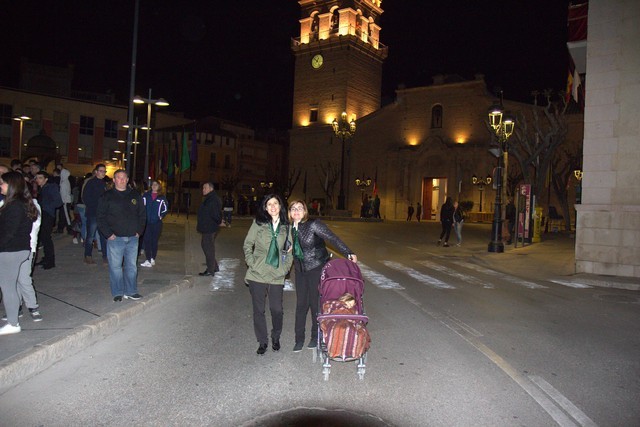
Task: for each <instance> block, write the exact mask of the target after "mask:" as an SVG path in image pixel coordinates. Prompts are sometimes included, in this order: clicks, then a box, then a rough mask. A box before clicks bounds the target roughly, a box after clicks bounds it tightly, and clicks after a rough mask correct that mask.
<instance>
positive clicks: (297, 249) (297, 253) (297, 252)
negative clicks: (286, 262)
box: [293, 228, 304, 259]
mask: <svg viewBox="0 0 640 427" xmlns="http://www.w3.org/2000/svg"><path fill="white" fill-rule="evenodd" d="M293 256H294V257H295V258H296V259H304V254H303V253H302V246H300V240H299V239H298V229H297V228H294V229H293Z"/></svg>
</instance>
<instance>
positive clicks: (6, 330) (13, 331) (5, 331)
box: [0, 323, 22, 335]
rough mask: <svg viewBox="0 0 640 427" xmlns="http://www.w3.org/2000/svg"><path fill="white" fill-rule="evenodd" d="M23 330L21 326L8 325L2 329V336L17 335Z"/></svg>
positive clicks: (0, 329)
mask: <svg viewBox="0 0 640 427" xmlns="http://www.w3.org/2000/svg"><path fill="white" fill-rule="evenodd" d="M21 330H22V328H21V327H20V324H18V325H16V326H13V325H12V324H11V323H7V324H6V325H4V326H3V327H2V328H0V335H9V334H17V333H18V332H20V331H21Z"/></svg>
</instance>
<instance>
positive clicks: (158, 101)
mask: <svg viewBox="0 0 640 427" xmlns="http://www.w3.org/2000/svg"><path fill="white" fill-rule="evenodd" d="M133 103H134V104H147V146H146V148H145V154H144V180H145V181H148V180H149V135H150V134H151V106H152V105H156V106H158V107H166V106H168V105H169V103H168V102H167V101H165V100H164V99H163V98H159V99H152V98H151V89H149V97H148V98H142V97H141V96H137V95H136V96H135V97H134V98H133ZM147 183H148V182H147ZM148 184H149V183H148Z"/></svg>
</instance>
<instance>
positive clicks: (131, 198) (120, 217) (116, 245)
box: [87, 169, 147, 302]
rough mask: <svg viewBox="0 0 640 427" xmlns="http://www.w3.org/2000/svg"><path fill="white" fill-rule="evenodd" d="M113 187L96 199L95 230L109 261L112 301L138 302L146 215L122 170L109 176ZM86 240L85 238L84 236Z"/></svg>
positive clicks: (140, 200) (138, 195) (125, 173)
mask: <svg viewBox="0 0 640 427" xmlns="http://www.w3.org/2000/svg"><path fill="white" fill-rule="evenodd" d="M113 183H114V188H112V189H111V190H108V191H106V192H105V193H104V194H103V195H102V196H101V197H100V199H99V200H98V210H97V220H98V230H100V233H102V235H104V236H105V237H106V238H107V240H108V241H109V243H108V244H107V257H108V259H109V282H110V284H111V295H112V296H113V300H114V301H116V302H119V301H122V298H124V299H132V300H138V299H140V298H142V295H140V294H139V293H138V285H137V280H138V265H137V259H138V239H139V237H140V236H141V235H142V233H143V232H144V227H145V224H146V221H147V212H146V209H145V206H144V203H143V201H142V196H141V195H140V193H138V192H137V191H136V190H134V189H132V188H131V187H129V186H128V185H127V184H128V183H129V177H128V175H127V172H126V171H125V170H123V169H118V170H117V171H116V172H115V174H113ZM87 238H88V236H87Z"/></svg>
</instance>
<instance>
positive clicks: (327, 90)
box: [289, 0, 387, 208]
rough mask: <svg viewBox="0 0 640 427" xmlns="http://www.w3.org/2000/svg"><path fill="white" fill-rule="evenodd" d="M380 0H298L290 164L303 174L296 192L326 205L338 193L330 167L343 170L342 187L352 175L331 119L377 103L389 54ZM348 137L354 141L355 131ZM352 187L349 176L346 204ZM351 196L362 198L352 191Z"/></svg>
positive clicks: (350, 116) (362, 112) (358, 113)
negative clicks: (383, 35) (383, 39)
mask: <svg viewBox="0 0 640 427" xmlns="http://www.w3.org/2000/svg"><path fill="white" fill-rule="evenodd" d="M381 3H382V0H299V1H298V4H300V8H301V15H300V20H299V22H300V35H299V36H298V37H296V38H294V39H293V40H292V45H291V49H292V50H293V54H294V55H295V71H294V79H295V81H294V87H293V118H292V125H291V130H290V132H289V138H290V139H289V142H290V144H289V165H290V171H291V172H297V173H301V172H304V176H305V185H304V186H303V188H304V190H303V189H302V188H300V186H298V187H297V188H294V189H293V193H294V195H295V196H298V197H300V198H304V199H307V200H313V199H317V200H319V201H322V202H323V204H324V206H325V207H327V206H328V207H331V201H333V202H334V203H333V205H334V206H333V207H334V208H335V206H336V201H337V200H336V195H337V189H335V188H334V187H331V181H332V179H333V178H335V177H336V175H335V173H333V172H332V171H335V170H339V171H343V172H342V173H341V174H340V183H341V188H342V187H343V185H342V184H343V183H348V182H350V180H349V176H350V164H351V158H350V154H349V152H350V150H349V149H348V147H347V148H345V143H344V141H339V139H337V138H336V136H335V135H334V132H333V129H332V126H331V123H332V122H333V120H334V119H336V118H338V119H339V118H340V117H341V115H342V112H346V113H347V120H348V121H351V120H356V121H357V120H358V119H360V118H362V117H364V116H366V115H368V114H371V113H373V112H374V111H377V110H378V109H379V108H380V102H381V91H382V88H381V86H382V63H383V61H384V59H385V58H386V57H387V47H386V46H384V45H383V44H382V43H380V30H381V28H380V25H378V22H379V20H380V15H382V8H381ZM354 140H355V141H356V142H354ZM351 143H357V133H356V136H355V137H354V138H352V139H351V140H350V142H349V144H351ZM349 144H347V146H348V145H349ZM307 176H308V184H307ZM330 176H331V177H330ZM343 180H344V181H343ZM333 182H335V179H333ZM350 187H351V186H350V185H348V184H344V192H345V193H344V194H343V193H342V191H341V194H342V197H343V199H342V200H343V202H342V203H343V204H344V201H345V200H346V202H347V204H349V203H350V202H349V198H350V196H349V193H350V192H351V190H350ZM302 191H304V194H302ZM345 197H346V198H345ZM352 202H353V204H356V203H358V202H359V201H358V200H356V199H355V198H354V199H353V200H352ZM338 205H340V203H338Z"/></svg>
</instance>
